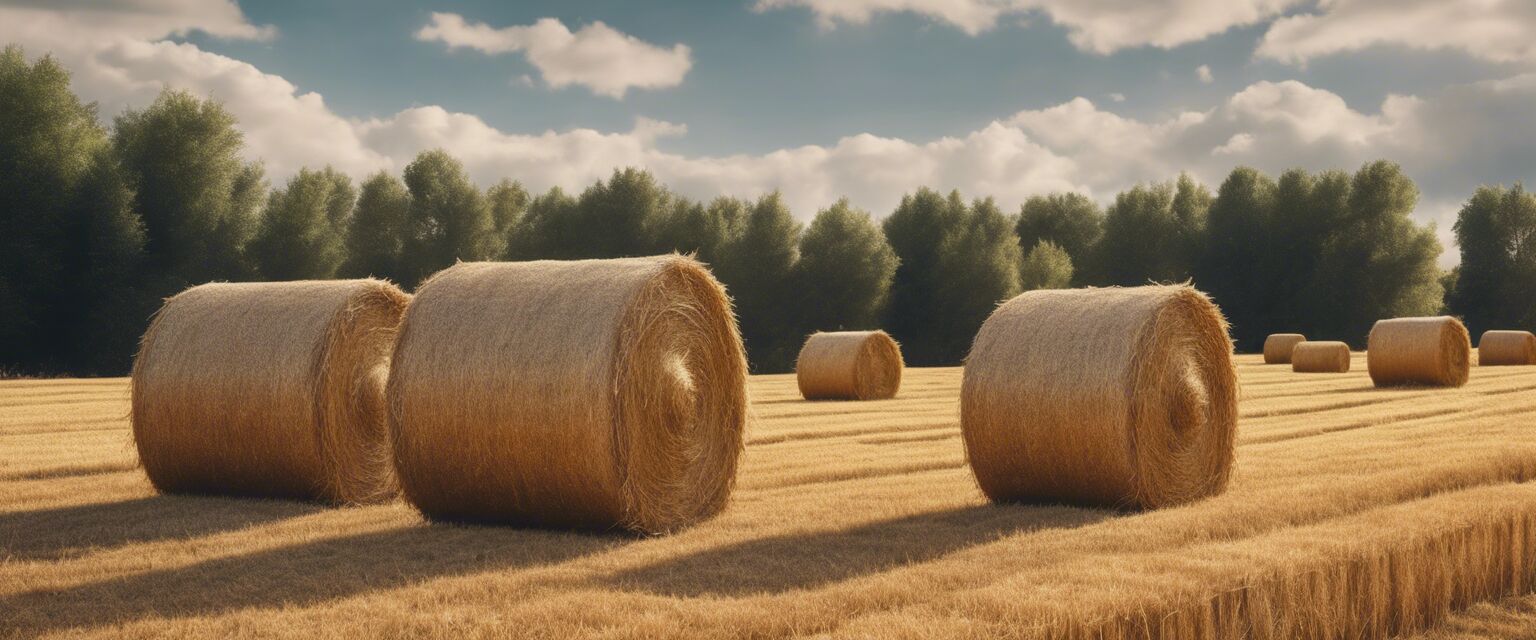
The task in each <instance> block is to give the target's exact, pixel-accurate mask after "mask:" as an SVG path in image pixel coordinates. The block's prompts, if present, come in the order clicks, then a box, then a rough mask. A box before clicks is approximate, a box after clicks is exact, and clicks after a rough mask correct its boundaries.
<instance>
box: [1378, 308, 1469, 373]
mask: <svg viewBox="0 0 1536 640" xmlns="http://www.w3.org/2000/svg"><path fill="white" fill-rule="evenodd" d="M1471 360H1472V344H1471V341H1470V339H1469V338H1468V336H1467V327H1466V326H1464V325H1462V324H1461V321H1460V320H1457V319H1456V318H1452V317H1450V316H1435V317H1428V318H1393V319H1390V320H1377V321H1376V324H1375V325H1374V326H1372V327H1371V335H1370V337H1369V338H1367V344H1366V354H1365V364H1366V368H1367V369H1369V370H1370V372H1371V382H1373V383H1375V384H1376V386H1378V387H1386V386H1400V385H1426V386H1437V387H1459V386H1461V385H1464V384H1466V383H1467V377H1468V375H1469V374H1470V373H1471V372H1470V370H1469V368H1470V366H1471Z"/></svg>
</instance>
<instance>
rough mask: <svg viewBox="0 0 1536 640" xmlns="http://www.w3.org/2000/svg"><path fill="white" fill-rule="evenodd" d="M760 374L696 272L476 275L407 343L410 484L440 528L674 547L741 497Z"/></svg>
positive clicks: (397, 406)
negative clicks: (734, 495)
mask: <svg viewBox="0 0 1536 640" xmlns="http://www.w3.org/2000/svg"><path fill="white" fill-rule="evenodd" d="M746 371H747V363H746V358H745V356H744V355H743V351H742V344H741V337H740V335H739V334H738V333H737V330H736V321H735V317H734V316H733V315H732V312H731V305H730V299H729V298H728V297H727V296H726V294H725V289H724V288H723V287H721V286H720V284H719V283H718V282H716V281H715V279H714V277H713V276H711V275H710V273H709V271H708V270H706V269H705V268H704V267H703V266H702V265H700V264H699V263H698V262H696V261H694V260H692V259H690V258H685V257H682V256H677V255H671V256H658V257H651V258H625V259H618V260H582V261H575V262H564V261H548V260H546V261H536V262H517V263H501V262H469V263H461V264H459V265H456V266H454V267H451V268H449V269H445V270H443V271H441V272H439V273H438V274H437V275H435V276H433V277H432V278H431V279H430V280H429V281H427V282H426V283H425V284H423V285H422V286H421V288H420V290H419V291H418V292H417V296H416V300H415V301H414V302H413V303H412V306H411V309H410V311H409V312H408V313H407V314H406V317H405V321H404V323H403V324H402V327H401V333H400V342H399V345H398V347H397V348H396V350H395V357H394V365H393V368H392V370H391V375H390V379H389V391H388V394H389V401H390V430H391V432H392V434H393V437H394V450H395V464H396V470H397V471H398V473H399V476H400V481H401V485H402V488H403V489H404V491H405V496H406V499H407V500H409V501H410V502H411V503H412V504H414V505H415V506H416V507H417V508H418V509H420V510H421V512H422V513H423V514H424V515H425V516H427V517H428V518H431V519H437V520H459V521H479V522H500V523H508V524H518V525H526V526H539V527H559V528H581V529H610V528H614V527H620V528H624V529H629V530H631V531H635V532H639V533H663V532H668V531H672V530H675V529H678V528H680V527H683V526H686V525H688V524H690V523H693V522H695V521H698V520H700V519H702V518H706V517H708V516H710V515H713V514H715V513H716V512H718V511H720V509H722V508H723V507H724V505H725V503H726V500H727V498H728V497H729V495H730V492H731V488H732V487H733V485H734V483H735V477H736V465H737V460H738V458H739V457H740V454H741V449H742V432H743V429H744V426H745V421H746Z"/></svg>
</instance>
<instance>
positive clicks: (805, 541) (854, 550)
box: [612, 505, 1121, 596]
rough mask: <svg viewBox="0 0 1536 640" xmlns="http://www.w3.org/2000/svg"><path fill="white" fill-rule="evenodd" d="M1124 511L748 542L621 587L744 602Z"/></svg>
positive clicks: (623, 578) (995, 514)
mask: <svg viewBox="0 0 1536 640" xmlns="http://www.w3.org/2000/svg"><path fill="white" fill-rule="evenodd" d="M1117 515H1121V512H1117V511H1105V510H1097V509H1078V508H1072V507H1041V506H1024V505H982V506H974V507H966V508H962V509H952V510H948V511H936V512H931V513H921V514H917V515H912V516H907V517H904V518H898V519H895V520H882V521H879V522H873V523H869V524H865V525H860V526H857V527H852V528H849V529H842V530H837V531H820V532H813V533H806V534H798V535H786V536H775V537H772V538H762V539H757V540H749V541H746V542H741V543H738V544H733V545H729V546H725V547H719V548H715V549H709V550H706V551H703V552H700V553H697V554H694V555H690V556H684V557H681V558H671V559H668V560H664V561H662V562H659V563H657V564H653V565H649V566H645V567H640V568H637V569H633V570H629V571H625V572H621V573H619V574H616V575H615V576H614V577H613V579H612V580H613V583H614V585H615V586H617V587H619V588H623V589H634V590H641V591H647V592H650V593H656V594H662V595H674V596H702V595H723V596H741V595H749V594H755V593H778V592H783V591H789V590H792V589H804V588H811V587H817V586H821V585H825V584H829V583H833V582H839V581H842V580H847V579H850V578H857V577H859V576H864V575H870V574H874V573H880V572H882V571H887V570H890V569H895V568H898V567H901V566H903V565H908V564H915V563H919V562H926V561H929V560H933V559H936V558H938V557H940V556H944V555H947V554H950V553H953V552H956V551H961V550H963V549H965V548H967V547H973V546H976V545H980V544H986V543H988V542H992V541H994V540H997V539H999V538H1002V537H1005V536H1008V535H1011V534H1015V533H1024V532H1030V531H1040V530H1045V529H1073V528H1077V527H1082V526H1086V525H1090V524H1094V523H1097V522H1102V521H1104V520H1107V519H1109V518H1113V517H1116V516H1117Z"/></svg>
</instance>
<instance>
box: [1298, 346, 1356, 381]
mask: <svg viewBox="0 0 1536 640" xmlns="http://www.w3.org/2000/svg"><path fill="white" fill-rule="evenodd" d="M1291 371H1294V372H1296V373H1345V372H1347V371H1349V345H1347V344H1344V343H1342V342H1335V341H1332V340H1319V341H1316V342H1313V341H1307V342H1302V343H1300V344H1297V345H1296V347H1295V348H1294V349H1292V350H1291Z"/></svg>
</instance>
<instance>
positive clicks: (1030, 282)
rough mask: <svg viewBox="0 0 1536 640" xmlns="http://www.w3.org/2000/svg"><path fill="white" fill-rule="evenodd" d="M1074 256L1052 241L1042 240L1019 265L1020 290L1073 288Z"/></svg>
mask: <svg viewBox="0 0 1536 640" xmlns="http://www.w3.org/2000/svg"><path fill="white" fill-rule="evenodd" d="M1072 270H1073V269H1072V256H1070V255H1068V254H1067V251H1066V250H1065V249H1062V248H1061V247H1058V246H1056V244H1055V243H1053V242H1051V241H1050V240H1041V241H1039V242H1036V243H1035V246H1034V247H1033V248H1031V249H1030V250H1029V253H1027V254H1025V255H1024V260H1023V261H1022V262H1020V263H1019V289H1021V290H1023V291H1034V290H1036V289H1065V288H1067V287H1070V286H1072Z"/></svg>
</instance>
